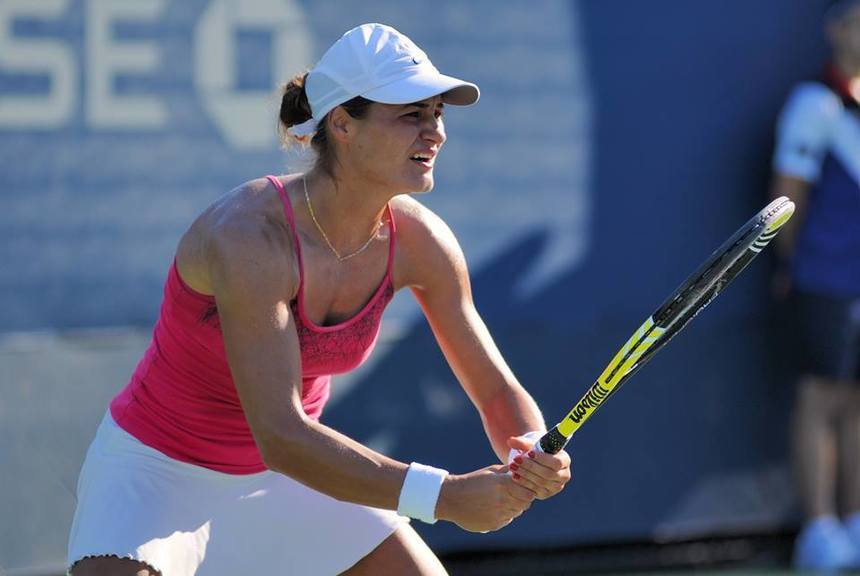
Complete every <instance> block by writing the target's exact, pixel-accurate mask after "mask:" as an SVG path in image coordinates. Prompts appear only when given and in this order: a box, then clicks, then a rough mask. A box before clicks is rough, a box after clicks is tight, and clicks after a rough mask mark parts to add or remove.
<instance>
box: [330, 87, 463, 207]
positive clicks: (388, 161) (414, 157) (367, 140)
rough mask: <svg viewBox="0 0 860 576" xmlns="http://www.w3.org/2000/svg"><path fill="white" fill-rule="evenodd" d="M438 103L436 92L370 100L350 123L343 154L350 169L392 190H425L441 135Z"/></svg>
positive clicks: (426, 189) (440, 99)
mask: <svg viewBox="0 0 860 576" xmlns="http://www.w3.org/2000/svg"><path fill="white" fill-rule="evenodd" d="M442 109H443V104H442V97H441V96H436V97H434V98H428V99H427V100H422V101H420V102H414V103H412V104H379V103H374V104H371V106H370V107H369V109H368V112H367V114H366V115H365V117H364V118H361V119H358V120H355V121H354V122H353V123H352V124H353V125H354V126H355V132H354V133H353V134H352V135H351V137H350V139H349V142H348V145H347V148H346V150H345V152H346V158H345V160H347V162H348V163H349V165H350V168H351V170H352V171H353V173H355V172H357V174H356V175H357V176H359V177H361V178H363V179H366V180H368V181H369V182H372V183H374V184H376V185H379V186H382V187H384V188H386V189H388V190H390V191H393V192H394V193H396V194H402V193H414V192H428V191H430V190H431V189H432V188H433V167H434V164H435V162H436V155H437V154H438V153H439V150H440V149H441V148H442V145H443V144H444V143H445V138H446V137H445V125H444V123H443V122H442Z"/></svg>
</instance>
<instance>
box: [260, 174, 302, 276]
mask: <svg viewBox="0 0 860 576" xmlns="http://www.w3.org/2000/svg"><path fill="white" fill-rule="evenodd" d="M266 179H267V180H268V181H269V182H271V183H272V186H274V187H275V190H277V191H278V196H280V197H281V203H282V204H283V205H284V216H285V217H286V219H287V224H289V226H290V232H291V233H292V235H293V245H294V246H295V247H296V258H298V259H299V291H301V290H302V288H303V287H304V283H305V267H304V262H303V261H302V245H301V244H300V243H299V234H298V231H297V230H296V218H295V216H294V215H293V205H292V203H291V202H290V198H289V196H287V190H286V189H285V188H284V184H283V182H281V179H280V178H278V177H277V176H266Z"/></svg>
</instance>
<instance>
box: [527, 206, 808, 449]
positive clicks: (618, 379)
mask: <svg viewBox="0 0 860 576" xmlns="http://www.w3.org/2000/svg"><path fill="white" fill-rule="evenodd" d="M793 213H794V203H793V202H791V201H790V200H789V199H788V198H786V197H785V196H782V197H780V198H777V199H776V200H774V201H773V202H771V203H770V204H768V205H767V206H766V207H765V208H764V209H763V210H762V211H761V212H759V213H758V214H756V215H755V216H753V217H752V219H750V221H749V222H747V223H746V224H744V225H743V226H741V228H740V229H739V230H738V231H737V232H735V233H734V234H733V235H732V237H731V238H729V239H728V240H726V242H725V243H724V244H723V245H722V246H720V247H719V248H717V249H716V250H715V251H714V253H713V254H711V256H710V258H708V259H707V260H706V261H705V262H704V263H703V264H702V265H701V266H699V268H698V270H696V271H695V272H694V273H693V274H692V275H691V276H690V277H689V278H687V279H686V280H685V281H684V283H683V284H681V286H679V287H678V289H677V290H675V292H674V293H673V294H672V295H671V296H669V298H668V299H667V300H666V301H665V302H664V303H663V305H662V306H660V307H659V308H658V309H657V311H656V312H654V314H652V315H651V316H650V317H649V318H648V319H647V320H645V322H644V323H643V324H642V325H641V326H640V327H639V328H638V329H637V330H636V332H634V333H633V335H632V336H631V337H630V339H629V340H627V342H626V343H625V344H624V346H622V347H621V349H620V350H619V351H618V353H617V354H615V357H614V358H612V361H611V362H610V363H609V365H608V366H607V367H606V369H605V370H604V371H603V373H602V374H600V376H599V377H598V378H597V380H596V381H595V382H594V384H592V385H591V387H590V388H589V389H588V391H587V392H586V393H585V395H584V396H583V397H582V398H581V399H580V400H579V402H577V403H576V405H575V406H574V407H573V410H571V411H570V412H569V413H568V414H567V416H565V417H564V420H562V421H561V422H559V423H558V424H557V425H556V426H555V427H554V428H553V429H552V430H550V431H549V432H547V433H546V434H544V435H543V436H542V437H541V439H540V440H539V441H538V443H537V444H536V445H535V447H536V448H539V449H540V450H542V451H543V452H547V453H549V454H555V453H557V452H559V451H560V450H561V449H563V448H564V447H565V445H566V444H567V443H568V441H569V440H570V438H571V436H573V433H574V432H576V431H577V430H578V429H579V427H580V426H582V425H583V424H584V423H585V421H586V420H588V419H589V418H590V417H591V415H592V414H594V413H595V412H596V411H597V409H598V408H600V407H601V406H602V405H603V403H604V402H606V400H607V399H608V398H609V397H610V396H612V394H614V393H615V392H616V391H617V390H618V389H619V388H620V387H621V385H622V384H623V383H624V382H626V381H627V379H628V378H630V377H631V376H632V375H633V374H634V373H635V372H636V371H637V370H638V369H639V368H641V367H642V366H643V365H644V364H645V363H646V362H648V360H650V359H651V358H652V357H653V356H654V354H656V353H657V351H658V350H660V349H661V348H662V347H663V346H665V345H666V344H667V343H668V342H669V340H671V339H672V338H673V337H674V336H675V335H676V334H677V333H678V332H680V331H681V329H682V328H684V326H686V325H687V323H688V322H689V321H690V320H692V319H693V317H694V316H695V315H696V314H698V313H699V312H700V311H701V310H702V309H703V308H704V307H705V306H707V305H708V304H709V303H710V302H711V300H713V299H714V298H716V296H717V294H719V293H720V292H722V291H723V290H724V289H725V287H726V286H727V285H728V284H729V283H730V282H731V281H732V280H734V279H735V277H736V276H737V275H738V274H740V272H741V270H743V269H744V268H746V267H747V265H748V264H749V263H750V262H751V261H752V259H753V258H755V257H756V256H757V255H758V253H759V252H761V251H762V249H763V248H764V247H765V246H767V244H768V242H770V241H771V240H773V238H774V237H775V236H776V234H777V232H779V229H780V228H781V227H782V226H783V225H784V224H785V223H786V222H788V220H789V218H791V215H792V214H793Z"/></svg>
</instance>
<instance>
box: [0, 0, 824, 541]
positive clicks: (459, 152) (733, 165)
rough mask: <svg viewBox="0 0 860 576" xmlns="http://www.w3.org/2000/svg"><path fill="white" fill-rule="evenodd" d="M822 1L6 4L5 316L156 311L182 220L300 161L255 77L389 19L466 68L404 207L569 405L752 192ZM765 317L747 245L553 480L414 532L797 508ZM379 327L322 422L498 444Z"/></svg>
mask: <svg viewBox="0 0 860 576" xmlns="http://www.w3.org/2000/svg"><path fill="white" fill-rule="evenodd" d="M825 4H826V2H825V1H824V0H816V1H814V2H803V3H800V2H793V3H786V2H783V1H781V0H761V1H758V2H744V1H740V0H730V1H725V2H685V1H682V0H664V1H661V2H656V3H655V2H648V3H643V2H629V1H621V0H601V1H600V2H584V1H579V2H573V1H571V2H566V1H562V0H537V1H535V2H529V3H527V4H526V3H497V2H490V1H475V2H469V3H461V2H455V1H453V0H451V1H440V2H436V3H434V4H433V6H432V7H427V6H414V5H409V4H405V3H402V2H395V1H393V0H391V1H386V0H373V1H367V2H362V3H352V2H324V3H323V2H299V1H297V0H253V1H246V2H238V1H229V0H190V1H186V2H170V1H168V0H149V1H145V0H139V1H137V2H133V3H130V2H121V1H109V0H87V1H84V0H45V1H42V2H39V3H32V2H26V1H23V0H4V1H3V2H2V3H0V195H2V200H3V210H0V262H2V265H0V331H4V332H13V331H29V330H45V329H66V328H80V327H101V326H128V325H133V326H149V325H151V324H152V322H153V321H154V319H155V317H156V314H157V310H158V305H159V301H160V295H161V285H162V283H163V280H164V276H165V272H166V270H167V266H168V265H169V263H170V259H171V257H172V250H173V248H174V246H175V243H176V241H177V239H178V238H179V236H180V234H181V233H182V231H183V230H184V229H185V227H186V226H187V225H188V224H189V223H190V221H191V220H192V219H193V217H194V215H195V214H196V213H197V212H199V211H200V210H201V209H202V208H203V207H205V206H206V205H207V204H209V203H210V202H212V201H213V200H214V199H216V198H217V197H218V196H220V195H221V194H223V193H224V192H226V191H227V190H229V189H231V188H232V187H234V186H236V185H238V184H240V183H241V182H243V181H245V180H247V179H250V178H254V177H258V176H260V175H262V174H266V173H277V172H284V171H288V170H293V169H299V168H300V167H301V165H302V162H303V161H306V159H305V158H303V157H302V156H301V155H300V154H298V153H296V152H284V151H282V150H280V149H279V147H278V144H277V141H276V130H275V129H276V124H275V118H276V113H275V111H276V104H277V98H276V96H275V95H274V90H273V87H274V86H275V85H276V84H277V83H278V82H281V81H283V80H284V79H286V78H288V77H289V76H290V75H292V74H294V73H296V72H299V71H301V70H303V69H304V68H306V67H308V66H310V65H312V64H313V62H314V61H315V59H316V58H317V57H318V56H319V55H320V54H321V51H322V50H324V49H325V48H326V47H327V46H328V45H329V44H331V42H333V41H334V40H335V39H336V38H337V37H338V36H339V35H340V34H341V33H342V32H343V31H345V30H346V29H348V28H350V27H352V26H354V25H357V24H359V23H362V22H365V21H382V22H386V23H389V24H391V25H393V26H395V27H397V28H399V29H401V30H402V31H404V32H405V33H407V34H408V35H410V36H411V37H412V38H413V39H414V40H415V41H416V42H417V43H418V44H419V45H421V46H422V47H424V48H425V49H426V51H427V52H428V53H429V55H430V56H431V58H432V59H433V60H434V63H435V64H436V65H437V67H439V68H440V69H442V70H443V71H446V72H448V73H451V74H454V75H459V76H464V77H467V78H470V79H473V80H474V81H476V82H477V83H478V84H480V85H481V88H482V91H483V96H482V99H481V101H480V103H479V104H478V105H477V106H475V107H473V108H472V109H468V110H450V111H449V113H448V116H447V124H448V132H449V143H448V144H447V146H446V149H445V151H444V152H443V154H442V156H441V157H440V162H439V163H438V164H437V188H436V190H434V191H433V193H432V194H430V195H428V196H426V197H423V198H422V201H424V202H426V204H428V205H429V206H430V207H431V208H433V209H434V210H436V211H437V212H438V213H439V214H440V215H441V216H442V217H443V218H445V219H446V220H447V221H448V222H449V224H451V226H452V228H453V229H454V230H455V232H456V233H457V235H458V237H459V238H460V240H461V242H462V244H463V246H464V249H465V251H466V254H467V257H468V259H469V262H470V265H471V269H472V272H473V275H474V288H475V294H476V300H477V303H478V307H479V310H480V311H481V312H482V314H483V315H484V317H485V320H486V321H487V323H488V324H489V326H490V328H491V330H492V331H493V333H494V335H495V336H496V338H497V340H498V343H499V345H500V347H501V349H502V351H503V353H504V354H505V356H506V358H507V359H508V361H509V363H510V364H511V365H512V366H513V368H514V370H515V372H516V373H517V374H518V376H519V377H520V379H521V381H522V382H523V383H524V384H525V385H526V386H527V387H528V388H529V389H530V390H531V391H532V392H533V393H534V395H535V397H536V398H537V400H538V402H539V403H540V405H541V406H542V408H543V409H544V412H545V414H546V416H547V418H548V419H549V420H553V419H555V418H560V417H561V416H563V414H564V413H565V412H566V411H567V409H568V408H569V407H570V405H571V404H572V402H573V401H574V400H575V399H577V398H578V397H579V395H580V394H581V393H582V392H583V391H584V390H585V389H586V387H587V386H588V385H589V384H590V383H591V381H592V380H593V378H594V377H595V376H596V375H597V374H598V373H599V372H600V370H602V368H603V366H604V365H605V363H606V361H607V360H608V359H609V358H610V356H611V355H612V354H613V353H614V351H615V350H616V349H617V347H618V346H619V345H620V344H621V343H622V342H623V341H624V340H625V339H626V338H627V336H628V335H629V333H630V331H631V330H633V329H634V328H635V327H636V326H638V325H639V323H640V322H641V321H642V320H643V319H644V318H645V317H646V316H647V315H648V314H650V313H651V312H652V311H653V309H654V308H655V307H656V306H657V305H658V304H659V303H660V302H661V301H662V299H663V298H664V297H665V296H666V295H667V294H668V293H669V291H670V290H672V289H673V288H674V287H675V286H676V285H677V284H678V283H679V282H680V281H681V280H683V278H684V277H685V276H686V274H687V273H688V272H689V271H691V270H692V269H693V267H695V266H696V265H697V264H698V263H699V262H700V261H701V259H703V258H704V257H705V256H706V255H707V254H709V253H710V251H711V250H712V249H714V248H715V247H716V246H717V245H718V244H719V243H720V242H721V241H722V240H723V239H724V238H725V237H727V236H728V235H729V234H730V233H731V232H733V231H734V229H735V228H736V227H737V226H739V225H740V224H741V223H742V222H743V221H745V220H746V219H747V218H748V217H749V216H750V215H751V214H752V213H753V212H755V211H756V210H757V209H758V208H759V207H760V206H762V205H764V203H765V201H766V188H767V182H768V171H769V167H768V166H769V161H770V160H769V156H770V152H771V146H772V129H773V125H774V122H775V119H776V115H777V113H778V111H779V108H780V106H781V103H782V100H783V99H784V97H785V96H786V95H787V92H788V90H789V88H790V86H791V85H792V84H793V83H794V82H796V81H797V80H800V79H805V78H809V77H811V76H813V75H815V74H816V73H817V71H818V69H819V68H820V65H821V63H822V61H823V59H824V58H825V56H826V46H825V43H824V39H823V34H822V33H821V30H820V26H819V24H818V23H819V21H820V15H821V12H822V10H823V7H824V5H825ZM773 318H774V314H773V311H772V310H771V306H770V304H769V298H768V292H767V262H766V261H764V260H762V261H760V262H756V264H755V266H753V267H752V268H751V269H750V270H749V271H748V273H746V274H745V276H744V277H742V278H741V279H740V280H738V282H737V284H736V285H735V286H734V287H733V288H732V290H730V291H729V292H727V293H726V294H725V295H723V296H721V297H720V299H719V300H718V301H717V302H715V303H714V304H713V305H712V306H711V307H710V308H709V309H708V310H707V311H706V312H705V313H703V314H702V315H701V316H700V317H699V318H698V319H697V320H696V322H695V323H694V324H693V325H692V326H691V328H690V329H689V330H688V331H687V332H686V333H685V334H684V335H683V337H681V338H679V339H678V340H676V341H675V342H673V343H672V345H671V346H670V347H669V348H668V349H667V350H666V351H665V352H663V353H661V355H660V356H659V357H658V358H657V359H656V360H655V361H654V362H653V363H652V364H651V365H649V366H648V367H647V368H646V369H644V370H643V371H642V372H641V373H640V374H639V375H638V376H637V377H636V379H635V380H634V381H633V382H632V383H631V384H629V385H628V387H627V388H626V389H625V390H624V391H623V392H622V393H621V394H619V395H618V396H616V397H615V398H613V400H612V402H611V405H610V407H608V408H605V409H604V410H603V411H602V412H601V413H600V415H599V416H598V417H597V418H595V419H594V420H593V421H591V422H589V424H588V425H587V426H586V427H585V428H583V430H582V431H581V432H580V434H578V435H577V438H576V439H575V441H574V442H573V443H572V445H571V451H572V453H573V455H574V460H575V464H574V474H575V482H574V483H573V484H572V485H571V486H570V488H569V489H568V490H567V491H566V492H565V494H564V495H563V496H560V497H558V498H556V499H555V500H553V501H551V502H547V503H540V504H538V505H536V506H535V507H534V509H533V510H532V511H530V512H529V514H527V515H526V516H524V517H523V518H522V519H520V520H518V521H517V522H516V523H515V524H514V525H512V526H511V527H510V528H508V529H506V530H504V531H502V532H501V533H498V534H494V535H490V536H473V535H466V534H464V533H463V532H461V531H459V530H457V529H455V528H453V527H451V526H439V525H437V526H434V527H431V528H426V529H425V528H423V527H422V528H421V530H422V532H423V534H424V535H425V536H426V537H427V539H428V540H429V541H430V542H431V544H433V545H435V546H437V547H439V548H441V549H460V548H467V547H468V548H473V547H493V546H526V545H538V544H570V543H583V542H594V541H599V540H605V539H614V540H619V539H640V538H679V537H687V536H691V535H698V534H713V533H719V532H725V531H738V530H740V531H759V530H773V529H781V528H785V527H790V526H792V525H793V523H794V522H795V516H794V514H795V511H794V495H793V491H792V489H791V482H790V477H789V474H788V471H787V464H786V422H787V418H788V411H789V406H790V396H791V385H790V382H789V381H788V379H789V377H790V374H791V369H790V366H788V365H787V363H786V362H785V361H784V358H783V356H781V355H780V354H779V350H780V345H779V343H778V341H777V340H775V336H774V334H773V331H772V327H773V322H772V319H773ZM387 321H388V322H389V326H394V327H397V330H396V337H395V336H392V338H391V340H390V344H388V345H387V346H386V347H385V349H384V350H381V351H380V354H379V357H378V358H377V359H376V361H375V363H374V364H373V365H372V366H370V367H369V368H368V370H367V371H366V372H365V373H363V374H362V377H361V382H359V383H358V384H357V385H355V386H352V385H351V386H350V387H349V389H348V390H345V391H343V392H342V393H341V394H339V396H338V399H337V402H334V403H333V405H332V406H331V407H330V409H329V411H328V413H327V415H326V418H327V419H328V421H329V422H330V423H332V424H333V425H335V426H336V427H339V428H341V429H343V430H344V431H346V432H347V433H349V434H351V435H353V436H354V437H356V438H358V439H360V440H364V441H367V442H370V443H372V444H374V445H377V446H380V447H382V448H384V449H386V450H387V451H388V452H389V453H391V454H392V455H394V456H396V457H398V458H402V459H414V460H419V461H424V462H429V463H434V464H437V465H441V466H446V467H449V468H450V469H451V470H455V471H466V470H471V469H474V468H477V467H479V466H483V465H488V464H490V463H492V454H491V452H490V451H489V449H488V447H487V444H486V441H485V440H483V438H482V431H481V426H480V422H479V420H478V418H477V416H476V415H475V413H474V410H472V409H471V407H470V406H469V405H468V400H467V399H466V398H465V395H463V394H462V393H460V392H459V391H458V390H457V384H456V381H455V379H454V378H453V376H452V375H451V373H450V371H449V370H448V368H447V367H446V366H445V363H444V360H443V358H442V357H441V354H440V353H439V352H438V350H437V348H436V347H435V344H434V342H433V339H432V335H431V334H430V332H429V329H428V328H427V326H426V324H425V322H424V321H423V320H422V319H421V318H420V316H419V315H418V313H417V311H416V308H415V306H414V304H412V303H411V302H410V299H409V297H408V295H404V296H402V297H401V296H398V298H397V300H396V301H395V304H394V306H393V308H392V309H391V310H390V312H389V314H388V318H387ZM121 384H122V383H121V382H119V383H117V386H120V385H121ZM561 520H564V523H563V524H564V526H565V528H564V529H563V530H558V529H556V528H555V526H557V525H559V524H558V522H560V521H561Z"/></svg>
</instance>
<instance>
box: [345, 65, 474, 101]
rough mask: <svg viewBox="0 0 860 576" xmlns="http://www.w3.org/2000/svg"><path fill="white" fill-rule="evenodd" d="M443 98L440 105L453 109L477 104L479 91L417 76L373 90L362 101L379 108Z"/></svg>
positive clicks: (434, 75) (452, 80)
mask: <svg viewBox="0 0 860 576" xmlns="http://www.w3.org/2000/svg"><path fill="white" fill-rule="evenodd" d="M440 94H441V95H442V101H443V102H445V103H446V104H453V105H455V106H469V105H471V104H474V103H475V102H477V101H478V99H479V98H480V97H481V91H480V90H479V89H478V87H477V86H476V85H475V84H472V83H471V82H466V81H465V80H460V79H459V78H454V77H453V76H446V75H444V74H439V73H438V72H436V73H418V74H412V75H410V76H407V77H405V78H399V79H397V80H395V81H393V82H390V83H388V84H385V85H384V86H380V87H378V88H374V89H373V90H369V91H367V92H365V93H364V94H362V96H363V97H364V98H367V99H368V100H372V101H374V102H380V103H382V104H409V103H412V102H420V101H421V100H426V99H427V98H432V97H434V96H438V95H440Z"/></svg>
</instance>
